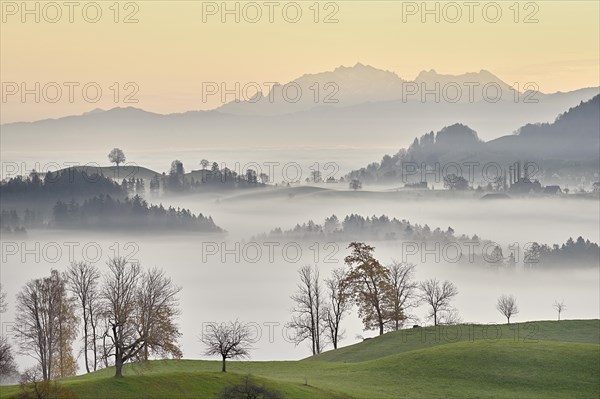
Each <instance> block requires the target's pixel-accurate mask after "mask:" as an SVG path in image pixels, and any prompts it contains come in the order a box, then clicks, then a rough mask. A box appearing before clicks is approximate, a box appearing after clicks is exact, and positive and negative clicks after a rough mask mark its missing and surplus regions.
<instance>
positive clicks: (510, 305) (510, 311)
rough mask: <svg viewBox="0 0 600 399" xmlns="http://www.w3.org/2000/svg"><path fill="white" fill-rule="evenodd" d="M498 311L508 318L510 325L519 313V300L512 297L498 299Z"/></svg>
mask: <svg viewBox="0 0 600 399" xmlns="http://www.w3.org/2000/svg"><path fill="white" fill-rule="evenodd" d="M496 309H498V311H499V312H500V313H502V315H503V316H504V317H506V320H507V322H508V324H510V318H511V317H512V316H514V315H516V314H517V313H519V308H518V307H517V299H516V298H515V297H514V296H512V295H502V296H501V297H500V298H498V303H497V304H496Z"/></svg>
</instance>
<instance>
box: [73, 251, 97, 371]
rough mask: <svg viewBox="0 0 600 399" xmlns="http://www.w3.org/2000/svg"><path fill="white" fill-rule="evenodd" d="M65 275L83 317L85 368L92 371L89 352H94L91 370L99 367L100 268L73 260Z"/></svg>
mask: <svg viewBox="0 0 600 399" xmlns="http://www.w3.org/2000/svg"><path fill="white" fill-rule="evenodd" d="M65 276H66V278H67V281H68V288H69V290H70V291H71V292H72V293H73V294H74V295H75V297H76V298H77V301H78V305H79V309H80V311H81V314H82V319H83V357H84V359H85V369H86V371H87V372H88V373H89V372H90V360H89V358H88V357H89V352H90V350H91V352H92V359H91V364H92V368H91V370H93V371H96V370H97V367H98V362H99V358H98V355H99V353H98V345H97V344H98V334H97V328H98V326H97V323H98V317H99V315H100V311H101V309H100V293H99V280H100V272H99V271H98V268H97V267H96V266H94V265H91V264H89V263H86V262H73V263H72V264H71V266H70V267H69V268H68V269H67V271H66V273H65ZM90 347H91V348H90Z"/></svg>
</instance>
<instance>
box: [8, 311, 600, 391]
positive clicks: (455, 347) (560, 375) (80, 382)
mask: <svg viewBox="0 0 600 399" xmlns="http://www.w3.org/2000/svg"><path fill="white" fill-rule="evenodd" d="M534 326H536V327H534ZM485 327H486V326H472V327H471V326H467V325H462V326H454V327H448V328H449V329H454V330H455V331H456V329H463V330H464V329H467V330H469V329H471V328H473V329H474V330H482V331H483V330H484V329H485ZM487 327H488V328H487V329H488V330H489V331H488V332H489V333H490V335H489V336H488V338H487V339H486V338H484V336H482V335H481V334H479V335H478V333H474V335H473V337H474V339H472V340H471V339H463V340H458V342H450V341H454V339H453V338H452V337H454V334H452V335H450V332H449V331H450V330H448V331H447V332H448V334H447V335H445V336H446V339H442V340H440V341H439V342H437V343H436V344H433V345H432V344H431V342H427V341H424V340H423V339H422V335H421V334H425V336H427V337H432V336H435V335H436V333H439V332H440V331H442V329H441V328H437V329H435V328H432V327H430V328H422V329H418V330H419V331H418V333H415V332H414V331H413V329H410V330H405V331H404V332H403V331H399V332H394V333H388V334H385V335H383V336H381V337H377V338H372V339H369V340H366V341H364V342H362V343H359V344H356V345H352V346H349V347H346V348H342V349H338V350H337V351H329V352H326V353H323V354H321V355H319V356H315V357H312V358H308V359H305V360H302V361H285V362H252V361H235V362H230V364H229V367H228V370H229V372H228V373H227V374H224V373H221V372H219V371H218V370H219V363H218V362H215V361H200V360H161V361H151V362H148V363H147V364H144V365H128V366H127V367H126V368H125V378H123V379H122V380H117V379H114V378H113V377H112V372H113V370H112V369H110V368H109V369H104V370H100V371H98V372H95V373H91V374H88V375H83V376H78V377H71V378H67V379H64V380H62V381H61V384H62V385H63V386H64V387H65V388H68V389H69V390H71V391H73V392H74V393H75V394H76V395H77V397H79V398H81V399H84V398H117V397H118V398H131V399H136V398H157V399H158V398H161V399H163V398H199V397H202V398H211V397H216V395H217V394H218V392H219V391H220V390H221V389H222V388H223V387H225V386H227V385H229V384H232V383H238V382H239V381H241V380H242V378H244V376H246V375H251V378H252V379H255V380H256V381H257V382H258V383H259V384H264V385H265V386H267V387H269V388H272V389H275V390H278V391H279V392H280V393H281V394H282V396H283V397H284V398H373V399H380V398H428V399H429V398H439V397H445V398H510V399H513V398H544V399H553V398H593V397H598V395H599V394H600V383H599V380H598V376H599V375H600V337H599V331H600V320H564V321H560V322H550V321H543V322H529V323H515V324H511V325H510V326H509V325H498V326H493V327H492V326H487ZM496 328H498V329H499V330H497V329H496ZM491 329H493V330H494V331H502V333H501V334H502V336H501V338H500V339H493V338H494V337H495V335H493V336H492V330H491ZM414 330H417V329H414ZM516 331H519V332H521V333H522V334H519V335H518V337H519V338H518V339H515V333H516ZM505 334H508V335H505ZM17 392H18V387H15V386H11V387H2V389H1V391H0V397H2V398H12V397H14V395H15V394H16V393H17Z"/></svg>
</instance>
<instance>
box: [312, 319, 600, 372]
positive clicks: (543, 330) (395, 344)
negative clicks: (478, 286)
mask: <svg viewBox="0 0 600 399" xmlns="http://www.w3.org/2000/svg"><path fill="white" fill-rule="evenodd" d="M496 337H497V338H499V339H507V340H512V341H514V342H526V343H531V342H536V341H559V342H579V343H590V344H600V320H563V321H560V322H556V321H534V322H527V323H513V324H495V325H481V324H480V325H478V324H471V325H466V324H462V325H456V326H438V327H424V328H409V329H405V330H401V331H394V332H389V333H387V334H385V335H383V336H380V337H377V338H374V339H368V340H365V341H363V342H360V343H358V344H354V345H349V346H346V347H343V348H340V349H337V350H335V351H333V350H332V351H328V352H324V353H322V354H320V355H317V356H313V357H310V358H307V359H305V361H325V362H363V361H366V360H373V359H377V358H380V357H384V356H388V355H392V354H395V353H403V352H408V351H413V350H417V349H424V348H430V347H433V346H438V345H445V344H450V343H456V342H465V341H493V340H495V338H496Z"/></svg>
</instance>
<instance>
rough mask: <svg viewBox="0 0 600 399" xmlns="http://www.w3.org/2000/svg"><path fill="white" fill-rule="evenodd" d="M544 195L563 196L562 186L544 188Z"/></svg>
mask: <svg viewBox="0 0 600 399" xmlns="http://www.w3.org/2000/svg"><path fill="white" fill-rule="evenodd" d="M544 194H549V195H558V194H562V190H561V189H560V186H546V187H544Z"/></svg>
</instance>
